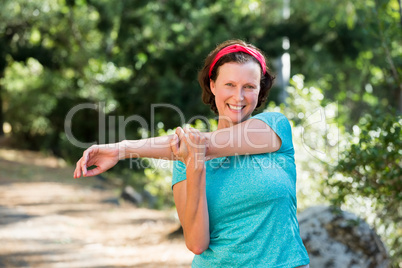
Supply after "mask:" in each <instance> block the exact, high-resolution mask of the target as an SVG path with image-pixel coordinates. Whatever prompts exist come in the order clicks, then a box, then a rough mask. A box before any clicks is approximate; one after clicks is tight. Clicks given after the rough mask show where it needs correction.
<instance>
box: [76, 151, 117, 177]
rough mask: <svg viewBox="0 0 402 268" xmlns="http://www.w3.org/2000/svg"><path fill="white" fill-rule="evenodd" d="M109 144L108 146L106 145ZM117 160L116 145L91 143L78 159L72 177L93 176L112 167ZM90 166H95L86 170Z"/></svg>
mask: <svg viewBox="0 0 402 268" xmlns="http://www.w3.org/2000/svg"><path fill="white" fill-rule="evenodd" d="M108 146H109V147H108ZM118 161H119V148H118V145H115V146H113V147H110V145H93V146H91V147H89V148H88V149H86V150H85V151H84V153H83V156H82V157H81V158H80V160H78V162H77V165H76V168H75V171H74V178H75V179H77V178H79V177H81V174H82V175H83V176H84V177H89V176H95V175H98V174H100V173H102V172H105V171H106V170H108V169H110V168H112V167H113V166H115V165H116V164H117V162H118ZM90 166H96V168H94V169H91V170H87V168H88V167H90Z"/></svg>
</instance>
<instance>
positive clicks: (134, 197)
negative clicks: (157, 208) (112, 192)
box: [121, 185, 142, 205]
mask: <svg viewBox="0 0 402 268" xmlns="http://www.w3.org/2000/svg"><path fill="white" fill-rule="evenodd" d="M121 197H122V198H123V199H124V200H127V201H130V202H131V203H133V204H135V205H140V204H141V203H142V196H141V194H139V193H137V192H136V191H135V190H134V188H133V187H131V186H129V185H127V186H126V187H124V189H123V191H122V193H121Z"/></svg>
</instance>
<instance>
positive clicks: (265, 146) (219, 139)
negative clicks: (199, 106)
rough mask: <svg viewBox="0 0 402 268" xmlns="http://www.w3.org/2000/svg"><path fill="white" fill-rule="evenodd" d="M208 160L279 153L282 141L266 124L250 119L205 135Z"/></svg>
mask: <svg viewBox="0 0 402 268" xmlns="http://www.w3.org/2000/svg"><path fill="white" fill-rule="evenodd" d="M204 135H205V138H206V139H207V144H208V147H207V153H206V158H207V159H213V158H217V157H223V156H232V155H246V154H262V153H269V152H275V151H278V150H279V148H281V145H282V141H281V139H280V138H279V136H278V135H277V134H276V133H275V132H274V131H273V130H272V129H271V127H270V126H268V125H267V124H266V123H265V122H263V121H261V120H259V119H253V118H251V119H249V120H246V121H244V122H242V123H240V124H237V125H234V126H231V127H228V128H224V129H219V130H216V131H213V132H206V133H204Z"/></svg>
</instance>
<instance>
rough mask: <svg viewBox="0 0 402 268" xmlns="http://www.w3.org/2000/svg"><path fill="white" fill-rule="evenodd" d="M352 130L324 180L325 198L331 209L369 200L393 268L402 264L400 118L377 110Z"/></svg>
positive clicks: (401, 139) (388, 112)
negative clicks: (334, 165) (325, 184)
mask: <svg viewBox="0 0 402 268" xmlns="http://www.w3.org/2000/svg"><path fill="white" fill-rule="evenodd" d="M353 130H354V135H353V136H352V137H351V141H350V146H349V148H347V150H346V151H345V152H344V153H343V154H342V155H341V159H340V161H339V163H338V165H337V166H336V167H335V168H334V169H333V170H332V174H331V176H330V179H329V180H327V184H328V186H329V187H331V192H330V194H329V195H330V196H329V197H331V198H332V202H333V204H335V205H341V204H344V203H348V202H350V201H349V200H350V199H351V198H356V197H360V198H365V199H366V200H367V199H368V200H370V202H371V208H372V210H373V213H375V215H376V219H375V220H374V223H375V225H376V226H377V228H378V229H380V231H381V229H384V228H385V230H383V233H386V234H387V235H388V236H387V238H386V242H387V244H388V246H389V248H390V253H391V256H393V258H394V263H395V265H396V267H397V263H399V262H402V259H401V257H400V256H402V210H401V207H402V206H401V204H402V161H401V155H402V149H401V148H402V117H401V116H400V115H395V112H394V111H389V110H385V109H377V110H375V111H374V112H373V113H371V114H366V115H365V116H364V117H362V118H361V119H360V121H359V124H357V125H355V126H354V127H353ZM336 173H340V174H342V175H343V177H337V176H336ZM380 226H382V227H380Z"/></svg>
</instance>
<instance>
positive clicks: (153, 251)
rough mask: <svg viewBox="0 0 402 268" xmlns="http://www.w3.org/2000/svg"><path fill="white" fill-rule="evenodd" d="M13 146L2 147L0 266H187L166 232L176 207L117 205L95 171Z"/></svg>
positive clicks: (178, 243) (186, 255)
mask: <svg viewBox="0 0 402 268" xmlns="http://www.w3.org/2000/svg"><path fill="white" fill-rule="evenodd" d="M13 154H14V155H16V156H17V157H16V158H13ZM18 154H19V152H16V151H10V150H4V149H0V267H46V268H47V267H69V268H70V267H189V266H190V264H191V260H192V258H193V254H192V253H191V252H189V251H188V250H187V249H186V247H185V245H184V241H183V239H182V238H181V237H179V238H175V239H169V238H168V234H169V233H170V232H172V231H173V230H175V229H176V228H177V227H178V223H177V220H176V219H175V218H174V212H173V211H156V210H149V209H142V208H135V207H133V206H132V205H129V204H123V205H117V204H116V202H115V200H116V195H117V193H116V192H115V191H113V189H107V188H106V189H105V186H104V185H102V184H101V182H99V181H96V179H85V180H74V179H72V178H71V174H72V168H68V167H60V166H63V165H62V164H60V163H59V162H57V161H53V160H52V159H51V158H43V159H42V161H38V162H37V163H33V161H31V160H32V159H31V160H30V158H29V153H27V152H25V153H24V154H23V156H24V157H25V158H24V157H22V156H21V155H20V156H18ZM32 156H33V158H34V159H36V160H35V161H37V160H38V156H37V155H36V156H35V155H32ZM52 161H53V162H52ZM19 178H23V179H19ZM102 188H103V189H102Z"/></svg>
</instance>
